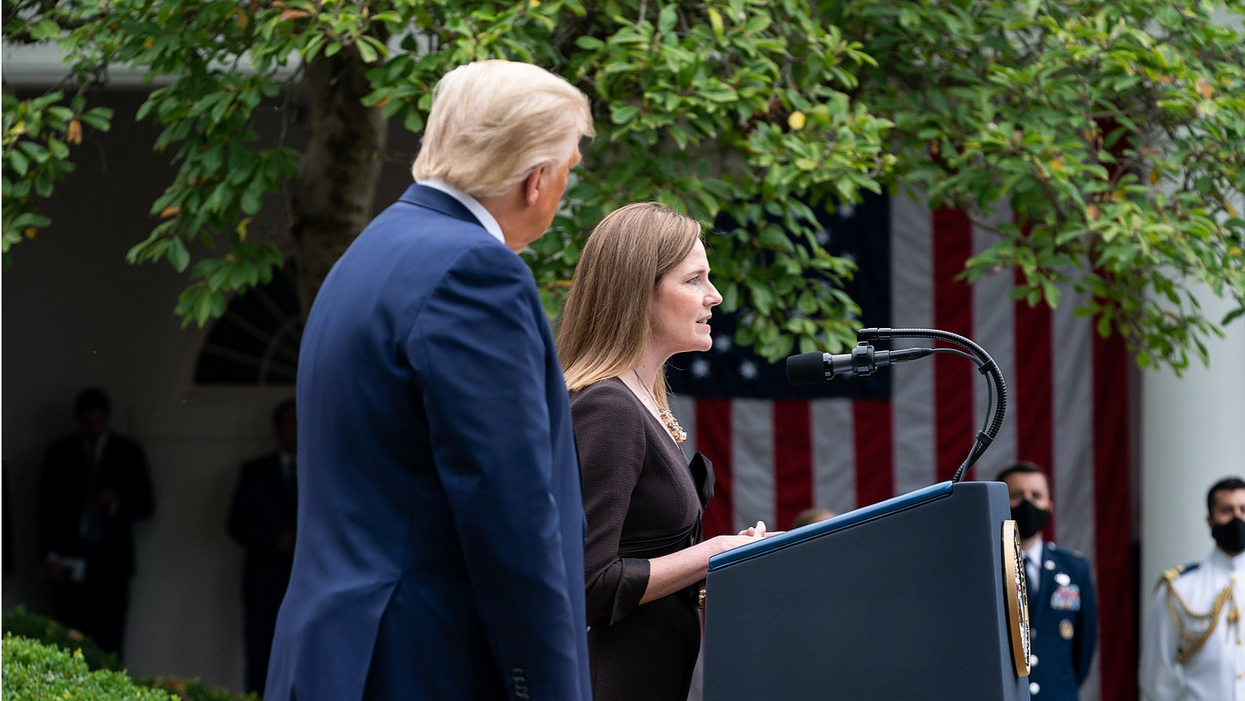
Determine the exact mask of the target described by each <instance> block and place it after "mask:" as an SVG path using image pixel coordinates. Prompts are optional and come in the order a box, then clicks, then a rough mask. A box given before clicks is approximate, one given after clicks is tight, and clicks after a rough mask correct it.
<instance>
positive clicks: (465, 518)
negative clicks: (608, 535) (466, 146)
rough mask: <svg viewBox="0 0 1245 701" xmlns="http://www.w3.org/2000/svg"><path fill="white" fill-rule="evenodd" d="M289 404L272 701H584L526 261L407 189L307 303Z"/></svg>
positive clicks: (547, 364) (539, 314)
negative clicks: (292, 483)
mask: <svg viewBox="0 0 1245 701" xmlns="http://www.w3.org/2000/svg"><path fill="white" fill-rule="evenodd" d="M297 397H298V458H299V468H298V469H299V476H298V480H299V499H300V501H299V507H298V545H297V548H296V550H295V555H294V572H293V576H292V578H291V580H290V586H289V590H288V591H287V593H286V597H285V601H284V603H283V604H282V606H281V614H280V618H279V620H278V622H277V634H276V639H275V640H274V642H273V651H272V663H271V666H270V668H269V677H268V685H267V689H266V692H265V693H264V699H265V701H285V700H286V699H291V700H293V699H297V700H298V701H309V700H314V699H324V700H325V701H354V700H357V699H361V698H367V699H373V700H374V699H404V700H406V699H444V700H445V701H465V700H468V699H470V700H473V701H483V700H487V699H506V698H509V699H527V698H531V699H549V700H556V701H575V700H577V699H583V700H584V701H587V699H589V698H590V696H591V691H590V684H589V674H588V652H587V644H586V636H585V626H586V617H585V612H584V574H583V549H584V535H585V530H586V528H585V522H584V515H583V503H582V501H581V495H580V482H579V467H578V461H577V459H576V455H575V445H574V434H573V433H572V428H571V416H570V408H569V405H568V403H567V396H566V388H565V385H564V382H563V378H562V372H561V370H560V368H559V365H558V360H557V356H556V354H555V352H554V345H553V338H552V335H551V334H550V331H549V324H548V322H547V321H546V318H545V313H544V311H543V309H542V308H541V303H540V298H539V296H538V294H537V292H536V286H535V283H534V281H533V279H532V275H531V272H530V271H529V270H528V269H527V267H526V266H525V265H524V264H523V262H522V260H521V259H520V258H519V257H518V256H516V255H515V254H514V253H512V252H511V251H510V250H509V249H507V248H506V247H505V246H504V245H503V244H502V243H501V242H499V241H498V240H497V239H495V238H493V237H492V236H490V235H489V234H488V233H487V232H486V231H485V229H484V228H483V227H482V226H481V225H480V224H479V222H477V221H476V220H475V219H474V217H472V215H471V214H470V213H469V212H468V211H467V209H466V208H465V207H463V206H462V205H461V204H459V203H458V202H457V201H456V200H454V199H453V198H451V197H449V196H448V195H445V194H444V193H441V192H439V191H436V190H433V189H431V188H426V187H423V186H420V185H413V186H411V187H410V188H409V189H408V190H407V191H406V193H405V194H404V195H403V196H402V197H401V199H400V200H399V201H398V202H397V203H395V204H394V205H393V206H391V207H389V208H388V209H387V210H385V211H384V212H383V213H382V214H381V215H380V216H379V217H377V218H376V219H375V220H374V221H373V222H372V223H371V224H370V225H369V226H368V227H367V229H365V230H364V231H363V233H362V234H360V235H359V237H358V239H356V240H355V242H354V243H353V244H351V246H350V248H349V249H348V250H347V251H346V252H345V254H344V255H343V256H342V257H341V259H340V260H339V261H338V262H337V264H336V265H335V266H334V268H333V270H332V271H331V272H330V273H329V275H328V277H327V278H326V280H325V282H324V285H323V287H321V288H320V292H319V294H318V296H317V298H316V301H315V304H314V305H313V306H312V309H311V314H310V316H309V318H308V320H307V327H306V330H305V332H304V333H303V341H302V349H301V352H300V358H299V365H298V394H297Z"/></svg>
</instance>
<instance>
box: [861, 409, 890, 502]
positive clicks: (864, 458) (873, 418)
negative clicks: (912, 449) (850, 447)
mask: <svg viewBox="0 0 1245 701" xmlns="http://www.w3.org/2000/svg"><path fill="white" fill-rule="evenodd" d="M852 409H853V414H854V422H853V423H854V426H855V429H856V430H855V443H856V504H857V505H858V506H866V505H868V504H875V503H877V502H879V501H882V500H883V499H889V498H890V497H892V496H894V495H895V477H894V475H895V465H894V463H893V462H892V456H893V455H894V451H893V449H892V448H891V446H892V445H893V444H894V436H893V435H892V434H893V430H892V426H891V416H892V415H893V411H892V408H891V405H890V402H887V401H879V400H877V399H857V400H855V401H853V402H852Z"/></svg>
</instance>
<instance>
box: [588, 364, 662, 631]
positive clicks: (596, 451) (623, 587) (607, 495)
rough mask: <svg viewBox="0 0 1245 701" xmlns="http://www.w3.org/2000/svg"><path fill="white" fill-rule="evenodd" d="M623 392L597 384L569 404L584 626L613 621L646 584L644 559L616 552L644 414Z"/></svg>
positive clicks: (640, 454)
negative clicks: (584, 529) (584, 530)
mask: <svg viewBox="0 0 1245 701" xmlns="http://www.w3.org/2000/svg"><path fill="white" fill-rule="evenodd" d="M629 394H630V390H628V389H627V388H626V387H625V386H623V385H620V384H617V383H614V382H601V383H597V384H596V385H593V386H591V387H588V388H587V389H585V390H584V391H583V392H581V393H580V394H578V395H577V396H576V397H575V398H574V399H573V400H572V402H571V416H572V417H573V419H574V422H575V442H576V443H577V444H578V447H579V471H580V474H581V475H583V493H584V514H585V516H587V518H588V541H587V544H586V546H585V552H584V585H585V588H586V591H587V606H588V622H589V623H590V624H591V623H592V622H593V621H595V620H598V619H601V618H608V620H609V622H610V623H611V624H613V623H616V622H618V621H619V620H621V619H622V618H623V617H625V616H626V615H627V614H628V613H630V612H631V611H632V609H634V608H635V607H636V606H639V605H640V599H641V598H643V596H644V590H645V589H646V588H647V587H648V575H649V564H648V560H645V559H641V558H630V557H628V558H624V557H620V556H619V554H618V543H619V539H620V537H621V535H622V528H623V521H624V520H626V518H627V510H628V509H629V508H630V506H631V493H632V491H633V490H634V489H635V485H636V481H637V480H639V478H640V472H641V471H642V470H643V467H644V455H645V446H646V438H645V435H644V416H643V415H642V414H640V413H639V411H638V410H637V407H636V406H635V403H634V401H633V400H632V398H631V397H630V396H629Z"/></svg>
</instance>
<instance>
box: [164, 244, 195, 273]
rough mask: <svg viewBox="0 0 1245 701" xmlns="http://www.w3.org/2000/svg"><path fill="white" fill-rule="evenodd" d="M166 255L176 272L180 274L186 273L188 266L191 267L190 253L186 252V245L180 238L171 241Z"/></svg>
mask: <svg viewBox="0 0 1245 701" xmlns="http://www.w3.org/2000/svg"><path fill="white" fill-rule="evenodd" d="M166 255H167V256H168V258H169V263H170V264H171V265H172V266H173V269H174V270H176V271H177V272H179V273H184V272H186V268H187V266H189V265H190V251H188V250H186V244H184V243H182V240H181V239H180V238H172V239H169V247H168V250H167V253H166Z"/></svg>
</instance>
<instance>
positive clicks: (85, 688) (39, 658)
mask: <svg viewBox="0 0 1245 701" xmlns="http://www.w3.org/2000/svg"><path fill="white" fill-rule="evenodd" d="M0 646H2V647H3V662H4V675H3V682H2V689H3V692H2V693H3V696H4V699H5V701H27V700H29V701H35V700H36V699H57V701H177V697H176V696H173V695H171V694H169V693H167V692H165V691H159V690H156V689H149V688H146V687H141V686H138V685H137V684H135V683H134V681H133V680H131V679H130V678H129V677H128V676H127V675H126V674H125V672H114V671H111V670H97V671H91V670H90V669H88V668H87V664H86V660H85V659H83V655H82V653H81V652H80V651H75V652H74V653H73V654H70V653H68V652H65V651H64V650H62V649H60V647H59V646H57V645H45V644H43V643H41V642H39V641H37V640H30V639H28V638H20V637H16V636H13V635H9V634H6V635H5V636H4V641H3V642H2V643H0Z"/></svg>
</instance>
